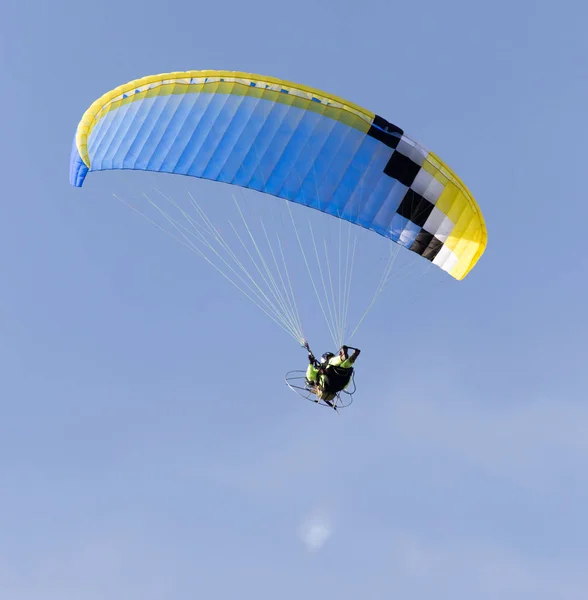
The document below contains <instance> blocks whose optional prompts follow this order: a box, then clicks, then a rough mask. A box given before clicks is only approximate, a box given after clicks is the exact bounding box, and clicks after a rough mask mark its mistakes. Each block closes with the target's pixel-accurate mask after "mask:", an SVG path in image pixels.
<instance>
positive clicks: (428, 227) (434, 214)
mask: <svg viewBox="0 0 588 600" xmlns="http://www.w3.org/2000/svg"><path fill="white" fill-rule="evenodd" d="M368 135H370V136H371V137H374V138H376V139H377V140H379V141H381V142H382V143H384V144H386V146H388V147H390V148H392V149H393V152H392V156H391V157H390V160H389V161H388V164H387V165H386V167H385V168H384V173H386V175H389V176H390V177H392V178H394V179H396V180H398V181H399V182H400V183H402V184H403V185H405V186H406V187H407V188H408V189H407V191H406V194H405V196H404V198H403V199H402V201H401V203H400V205H399V207H398V209H397V211H396V212H397V213H398V214H399V215H400V216H402V217H405V218H406V219H408V220H409V221H411V222H412V223H414V224H415V225H416V226H417V227H420V232H419V233H418V234H417V236H416V239H415V240H414V242H413V243H412V244H411V246H410V247H409V249H410V250H412V251H413V252H416V253H417V254H420V255H421V256H423V257H424V258H426V259H427V260H430V261H434V260H435V258H436V257H437V255H438V254H439V252H440V251H441V249H442V248H443V244H444V242H445V240H446V239H447V237H448V235H449V234H450V233H451V230H452V229H453V225H454V223H453V222H452V221H451V220H450V219H449V218H448V217H447V215H445V214H444V213H443V212H441V211H440V210H439V209H438V208H436V206H435V204H436V202H437V200H438V199H439V197H440V196H441V193H442V192H443V188H444V186H443V184H442V183H441V182H440V181H439V180H437V179H435V177H433V175H431V174H430V173H429V172H428V171H427V170H425V169H424V168H423V165H424V163H425V160H426V157H427V154H428V151H427V150H425V149H424V148H422V147H421V146H419V145H417V144H416V143H415V142H413V141H412V140H410V139H408V138H407V137H405V135H404V131H403V130H402V129H400V128H399V127H397V126H396V125H393V124H392V123H389V122H388V121H386V120H385V119H383V118H382V117H379V116H377V115H376V117H375V118H374V123H373V125H372V126H371V128H370V130H369V131H368Z"/></svg>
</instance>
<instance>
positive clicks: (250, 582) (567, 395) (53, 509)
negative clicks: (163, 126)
mask: <svg viewBox="0 0 588 600" xmlns="http://www.w3.org/2000/svg"><path fill="white" fill-rule="evenodd" d="M586 17H587V13H586V8H585V7H584V5H583V4H582V3H580V2H572V1H562V2H558V3H544V2H525V1H521V2H502V1H498V2H493V3H487V4H484V5H479V6H478V5H474V4H473V3H471V2H465V1H463V2H455V1H449V2H444V3H437V2H432V1H429V0H425V1H422V2H419V3H406V2H404V3H399V2H392V1H387V2H384V1H381V2H376V1H374V0H366V1H364V2H361V3H352V2H347V1H343V0H342V1H340V2H333V1H332V0H330V1H327V0H315V1H313V2H311V1H310V0H301V1H300V2H296V3H294V4H287V3H277V2H274V3H272V2H262V1H259V0H253V1H251V2H248V3H244V2H236V1H232V0H231V1H228V2H220V3H208V4H204V3H195V2H175V1H170V2H166V3H163V4H162V3H155V2H152V1H151V0H147V1H145V2H135V1H128V0H123V1H120V2H111V1H109V0H107V1H105V2H102V3H101V4H99V5H92V4H91V3H79V2H76V3H74V2H69V1H64V2H61V3H59V7H57V6H54V5H52V4H51V3H45V4H42V3H33V2H26V1H23V2H20V3H11V5H10V6H8V7H7V8H5V10H4V15H3V19H2V23H1V24H0V28H1V29H0V44H1V45H2V51H1V52H0V61H1V65H2V73H3V80H4V94H3V95H2V99H1V100H0V108H1V109H2V113H3V114H4V116H5V118H4V122H3V133H2V136H1V138H0V159H1V160H2V164H3V169H2V172H3V194H2V198H3V199H2V209H3V219H2V221H1V222H0V232H1V233H0V269H1V273H2V282H3V286H2V293H1V294H0V315H1V336H0V361H1V362H0V364H1V365H2V375H3V376H2V382H1V384H0V398H1V401H2V403H1V406H2V417H1V418H0V592H1V595H2V597H7V598H11V600H30V599H33V598H43V599H44V600H53V599H59V600H67V599H69V598H72V599H74V598H75V599H76V600H80V599H81V600H90V599H94V598H96V599H98V598H105V597H108V598H110V599H111V600H118V599H123V598H124V599H126V598H129V596H131V595H132V596H133V597H141V598H143V599H144V600H151V599H159V598H174V597H177V598H185V597H207V598H209V597H212V598H227V599H229V598H231V599H232V598H235V597H247V598H249V597H251V598H256V599H263V598H268V599H270V598H272V599H273V598H281V599H283V600H289V599H291V598H299V597H301V596H302V595H304V596H306V597H325V595H328V596H329V597H331V596H333V597H334V596H337V597H338V598H340V599H341V600H346V599H348V598H349V599H355V598H358V597H362V598H390V597H403V598H412V599H416V600H420V599H425V598H427V599H428V598H431V597H432V596H435V597H447V598H449V597H451V598H453V599H455V600H459V599H461V598H463V599H469V598H471V597H472V596H473V595H475V597H476V598H477V599H478V600H484V599H495V598H497V597H500V598H516V599H517V600H520V599H522V598H533V599H534V600H541V599H543V598H545V599H550V600H551V599H552V598H554V597H557V598H560V599H576V598H577V599H580V598H582V599H583V598H586V597H587V596H588V574H586V570H585V565H586V561H587V558H588V544H587V543H586V539H587V538H588V536H587V534H588V525H587V522H586V517H585V506H586V500H587V497H588V482H587V478H586V469H585V465H586V461H587V459H588V441H587V440H588V438H587V437H586V433H585V429H586V428H585V423H586V422H587V418H588V409H587V407H586V391H585V390H586V384H587V379H588V369H587V367H586V357H587V354H586V342H585V340H586V334H587V333H588V332H587V325H586V323H587V320H586V317H585V297H586V292H587V284H586V273H587V268H586V258H585V245H586V244H585V240H584V235H585V234H584V225H585V223H586V221H587V217H588V211H587V209H586V197H585V194H586V192H585V181H584V180H585V160H584V140H585V139H586V136H587V134H588V131H587V123H588V121H587V119H586V117H585V107H586V105H587V100H588V86H587V85H586V81H585V72H586V65H585V56H586V55H587V52H588V40H587V39H586V36H585V34H584V33H585V32H584V27H583V23H584V22H585V20H586ZM205 68H213V69H214V68H219V69H229V70H244V71H250V72H256V73H262V74H268V75H273V76H277V77H282V78H285V79H289V80H292V81H297V82H301V83H305V84H308V85H311V86H316V87H319V88H322V89H325V90H328V91H330V92H332V93H335V94H338V95H341V96H343V97H346V98H349V99H350V100H353V101H355V102H357V103H358V104H361V105H364V106H366V107H368V108H370V109H371V110H374V111H375V112H377V113H379V114H381V115H382V116H384V117H385V118H387V119H388V120H390V121H392V122H394V123H397V124H398V125H400V126H401V127H403V128H404V129H405V130H406V131H407V132H408V133H409V134H410V135H411V136H412V137H414V138H415V139H416V140H418V141H420V142H422V143H423V144H424V145H425V146H427V147H429V148H431V149H433V150H434V151H435V152H437V153H438V154H439V155H440V156H442V157H443V158H444V159H445V160H446V161H447V162H448V163H449V164H450V165H451V166H452V167H453V168H454V169H455V170H456V171H457V172H458V173H459V174H460V175H461V176H462V177H463V178H464V180H465V181H466V183H467V184H468V186H469V187H470V189H471V190H472V191H473V193H474V194H475V196H476V198H477V200H478V202H479V203H480V205H481V207H482V209H483V211H484V215H485V217H486V222H487V226H488V231H489V244H488V249H487V252H486V254H485V255H484V257H483V258H482V260H481V261H480V262H479V264H478V266H477V268H476V269H475V270H474V271H473V272H472V273H471V275H470V276H469V277H468V278H467V279H466V280H465V281H464V282H461V283H456V282H452V281H449V279H443V278H439V277H437V276H436V275H433V276H432V278H431V280H430V281H431V285H430V288H429V287H428V285H427V284H428V282H429V279H428V278H427V277H424V278H421V279H419V282H418V286H417V287H418V292H419V293H418V295H417V296H416V297H414V298H413V297H412V296H410V295H409V294H404V293H403V292H402V288H394V290H397V291H394V292H393V293H389V294H388V295H387V296H383V297H381V298H380V301H379V303H378V305H377V306H376V308H374V310H373V311H372V313H371V315H370V318H369V319H368V321H367V322H366V323H365V327H363V328H362V330H361V332H360V333H359V334H358V335H357V338H356V339H355V340H354V341H355V342H356V343H357V344H358V345H359V346H360V347H361V348H362V350H363V353H362V356H361V358H360V363H358V374H357V376H358V386H359V392H358V394H357V397H356V402H355V403H354V405H353V406H352V408H351V409H349V410H348V411H347V412H346V413H345V414H344V415H341V416H337V415H335V414H332V413H331V412H330V411H326V410H321V409H318V408H316V407H315V406H313V405H311V404H308V403H304V402H302V401H297V397H296V396H294V395H293V394H292V393H291V392H290V391H289V390H287V388H286V387H285V386H284V383H283V379H282V378H283V374H284V372H285V371H287V370H289V369H292V368H303V367H304V363H305V355H304V352H303V351H302V350H301V349H300V348H299V347H298V346H297V345H296V343H295V342H293V341H292V340H291V339H290V338H289V337H288V336H287V335H286V334H284V333H283V332H282V331H281V330H280V329H279V328H277V327H276V326H275V325H274V324H273V323H272V322H271V321H269V320H268V319H267V318H265V317H264V316H263V315H262V314H261V313H259V311H258V310H257V309H256V308H255V307H254V306H252V305H251V304H249V303H248V302H247V301H245V300H243V299H242V298H241V297H240V296H239V295H238V293H237V292H236V291H235V290H233V289H232V288H230V286H228V285H227V284H226V282H225V281H224V280H223V279H222V278H221V277H220V276H218V274H217V273H215V272H214V271H213V270H212V269H210V267H209V266H208V265H206V264H205V263H204V262H203V261H200V260H198V259H197V258H195V257H194V256H193V255H192V254H190V253H189V252H187V251H185V250H184V249H183V248H181V247H180V246H179V245H176V244H174V243H172V242H170V240H169V239H168V238H166V237H165V236H163V235H161V234H160V233H159V232H157V231H156V230H154V229H152V228H151V227H149V225H148V224H146V223H144V222H142V221H140V219H138V218H136V216H135V215H134V214H133V213H131V212H130V211H128V210H126V209H125V208H124V207H121V205H120V204H118V203H117V202H116V200H114V199H113V198H112V193H113V192H120V191H128V189H129V186H130V185H131V182H132V184H133V185H135V184H136V186H137V192H138V193H139V192H140V191H143V189H144V188H146V189H147V188H149V187H150V186H152V185H153V181H154V179H153V178H149V177H146V178H141V177H134V178H129V177H127V176H128V175H129V174H127V173H114V174H113V173H103V174H94V175H93V176H92V175H90V176H89V178H88V183H87V184H86V186H84V188H83V189H82V190H79V189H74V188H72V187H71V186H70V185H69V183H68V160H69V152H70V147H71V140H72V136H73V134H74V131H75V127H76V124H77V122H78V120H79V118H80V117H81V115H82V113H83V111H84V110H85V109H86V107H87V106H88V105H89V104H90V103H91V102H92V101H93V100H94V99H96V98H97V97H98V96H100V95H101V94H102V93H104V92H105V91H108V90H110V89H112V88H113V87H115V86H117V85H120V84H122V83H125V82H127V81H129V80H131V79H134V78H137V77H141V76H143V75H148V74H154V73H159V72H167V71H173V70H185V69H205ZM358 82H361V85H359V83H358ZM139 175H141V174H139ZM198 183H199V182H197V181H194V182H191V184H190V186H191V187H190V189H192V190H196V191H197V190H198V189H199V188H198ZM166 184H167V185H170V186H171V187H172V188H173V187H174V185H175V184H174V183H173V182H169V181H168V180H166ZM183 185H185V182H184V181H182V186H183ZM178 189H179V188H178ZM202 189H204V188H202ZM210 189H211V187H210V186H206V190H210ZM219 194H220V192H219ZM219 197H220V196H219ZM225 197H226V195H225ZM368 275H370V273H367V272H366V273H365V276H366V278H367V276H368ZM361 277H363V274H360V278H359V279H358V282H357V285H358V287H359V288H361V287H362V285H363V280H362V279H361ZM317 343H318V344H319V345H320V343H321V341H318V342H317ZM317 351H318V352H321V351H322V348H321V349H318V348H317ZM313 523H318V524H320V528H322V530H323V531H325V532H326V533H325V536H326V538H327V539H326V540H323V541H324V544H323V545H322V546H321V547H320V549H318V550H314V551H311V550H310V549H309V547H308V546H307V544H305V543H304V539H303V538H304V531H305V530H306V529H307V528H308V527H309V524H310V525H312V524H313Z"/></svg>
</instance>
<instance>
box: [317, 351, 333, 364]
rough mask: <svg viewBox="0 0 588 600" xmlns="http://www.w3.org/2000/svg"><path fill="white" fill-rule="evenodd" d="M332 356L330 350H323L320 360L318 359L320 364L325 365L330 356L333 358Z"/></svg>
mask: <svg viewBox="0 0 588 600" xmlns="http://www.w3.org/2000/svg"><path fill="white" fill-rule="evenodd" d="M333 356H335V355H334V354H333V353H332V352H325V353H324V354H323V355H322V356H321V360H320V363H321V365H326V364H327V363H328V362H329V360H331V358H333Z"/></svg>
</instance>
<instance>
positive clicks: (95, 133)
mask: <svg viewBox="0 0 588 600" xmlns="http://www.w3.org/2000/svg"><path fill="white" fill-rule="evenodd" d="M111 169H133V170H147V171H155V172H166V173H174V174H182V175H188V176H192V177H200V178H205V179H211V180H215V181H219V182H225V183H231V184H234V185H237V186H241V187H246V188H250V189H254V190H258V191H261V192H264V193H267V194H270V195H274V196H278V197H281V198H285V199H286V200H289V201H291V202H294V203H298V204H303V205H305V206H308V207H311V208H315V209H317V210H320V211H322V212H325V213H327V214H330V215H333V216H335V217H337V218H340V219H344V220H347V221H349V222H350V223H353V224H354V225H359V226H361V227H365V228H366V229H369V230H371V231H374V232H375V233H378V234H380V235H382V236H384V237H386V238H388V239H390V240H392V241H393V242H395V243H397V244H399V245H401V246H403V247H405V248H408V249H409V250H410V251H412V252H415V253H417V254H418V255H420V256H422V257H423V258H425V259H426V260H428V261H430V262H431V263H433V264H434V265H436V266H437V267H439V268H441V269H443V270H444V271H446V272H447V273H449V274H450V275H451V276H452V277H454V278H455V279H458V280H459V279H463V278H464V277H465V276H466V275H467V274H468V272H469V271H470V270H471V269H472V268H473V267H474V266H475V264H476V263H477V261H478V260H479V258H480V256H481V255H482V253H483V252H484V249H485V247H486V238H487V234H486V226H485V223H484V219H483V217H482V214H481V211H480V209H479V207H478V205H477V204H476V202H475V200H474V199H473V197H472V195H471V194H470V192H469V191H468V189H467V188H466V186H465V185H464V183H463V182H462V181H461V180H460V179H459V178H458V177H457V175H455V173H453V171H452V170H451V169H450V168H449V167H448V166H447V165H446V164H445V163H444V162H443V161H442V160H441V159H440V158H439V157H437V156H436V155H435V154H434V153H433V152H430V151H429V150H427V149H425V148H424V147H423V146H421V145H420V144H418V143H417V142H415V141H413V140H412V139H410V138H409V137H408V136H407V135H406V134H405V133H404V131H403V130H402V129H401V128H400V127H397V126H396V125H393V124H392V123H390V122H388V121H387V120H386V119H384V118H382V117H380V116H378V115H376V114H375V113H373V112H371V111H369V110H367V109H365V108H362V107H360V106H357V105H355V104H354V103H352V102H349V101H347V100H344V99H342V98H339V97H337V96H334V95H332V94H328V93H326V92H322V91H320V90H315V89H313V88H310V87H307V86H303V85H299V84H295V83H292V82H289V81H285V80H281V79H276V78H274V77H269V76H262V75H254V74H251V73H241V72H232V71H187V72H179V73H166V74H162V75H153V76H149V77H145V78H143V79H138V80H135V81H131V82H130V83H128V84H126V85H123V86H121V87H118V88H116V89H114V90H112V91H110V92H108V93H107V94H105V95H103V96H102V97H101V98H99V99H98V100H96V102H94V103H93V104H92V105H91V106H90V108H89V109H88V110H87V111H86V113H85V114H84V116H83V118H82V119H81V121H80V123H79V125H78V128H77V131H76V136H75V140H74V144H73V149H72V154H71V163H70V181H71V183H72V184H73V185H75V186H78V187H81V186H82V185H83V183H84V180H85V178H86V175H87V173H88V172H90V171H103V170H111Z"/></svg>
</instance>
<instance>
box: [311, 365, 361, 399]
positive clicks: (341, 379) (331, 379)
mask: <svg viewBox="0 0 588 600" xmlns="http://www.w3.org/2000/svg"><path fill="white" fill-rule="evenodd" d="M318 374H319V377H321V376H322V377H321V379H320V382H321V387H322V388H323V389H324V390H325V392H327V393H330V394H337V393H339V392H341V391H342V390H344V389H345V387H346V386H347V385H348V384H349V382H350V381H351V376H352V375H353V367H336V366H334V365H327V366H326V367H321V368H320V369H319V373H318Z"/></svg>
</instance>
